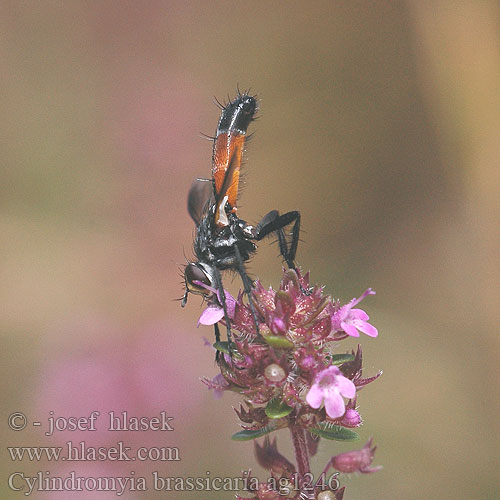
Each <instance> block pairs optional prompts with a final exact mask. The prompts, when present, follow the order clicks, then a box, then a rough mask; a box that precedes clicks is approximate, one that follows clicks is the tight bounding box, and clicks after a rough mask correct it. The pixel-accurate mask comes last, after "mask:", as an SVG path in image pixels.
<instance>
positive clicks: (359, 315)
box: [332, 288, 378, 337]
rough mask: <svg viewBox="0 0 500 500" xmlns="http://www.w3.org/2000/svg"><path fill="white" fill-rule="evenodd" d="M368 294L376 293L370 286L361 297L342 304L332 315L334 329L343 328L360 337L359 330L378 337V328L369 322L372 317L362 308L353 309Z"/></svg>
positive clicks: (346, 331)
mask: <svg viewBox="0 0 500 500" xmlns="http://www.w3.org/2000/svg"><path fill="white" fill-rule="evenodd" d="M367 295H375V292H374V291H373V290H372V289H371V288H368V289H367V290H365V291H364V293H363V294H362V295H361V297H359V299H352V300H351V302H349V304H346V305H345V306H342V307H341V308H340V309H339V310H338V311H336V312H335V313H334V314H333V316H332V329H333V330H335V331H340V330H343V331H344V332H345V333H347V335H350V336H351V337H359V332H358V330H360V331H362V332H363V333H365V334H366V335H368V336H369V337H376V336H377V335H378V331H377V329H376V328H375V327H374V326H373V325H370V323H368V320H369V319H370V317H369V316H368V314H366V313H365V311H363V310H362V309H353V307H354V306H355V305H357V304H359V303H360V302H361V301H362V300H363V299H364V298H365V297H366V296H367Z"/></svg>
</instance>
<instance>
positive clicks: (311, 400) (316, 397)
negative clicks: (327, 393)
mask: <svg viewBox="0 0 500 500" xmlns="http://www.w3.org/2000/svg"><path fill="white" fill-rule="evenodd" d="M306 401H307V404H308V405H309V406H310V407H311V408H319V407H320V406H321V403H322V402H323V390H322V389H320V387H319V385H318V384H313V386H312V387H311V388H310V389H309V392H308V393H307V396H306Z"/></svg>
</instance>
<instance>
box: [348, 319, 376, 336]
mask: <svg viewBox="0 0 500 500" xmlns="http://www.w3.org/2000/svg"><path fill="white" fill-rule="evenodd" d="M352 324H353V325H355V326H356V328H357V329H358V330H361V331H362V332H363V333H365V334H366V335H368V336H369V337H376V336H377V335H378V330H377V329H376V328H375V327H374V326H373V325H370V323H367V322H366V321H359V320H354V321H353V322H352Z"/></svg>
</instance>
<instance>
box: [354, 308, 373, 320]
mask: <svg viewBox="0 0 500 500" xmlns="http://www.w3.org/2000/svg"><path fill="white" fill-rule="evenodd" d="M351 318H355V319H361V320H363V321H368V320H369V319H370V316H368V314H366V313H365V311H363V309H351Z"/></svg>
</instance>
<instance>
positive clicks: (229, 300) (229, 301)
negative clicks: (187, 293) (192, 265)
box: [195, 281, 236, 326]
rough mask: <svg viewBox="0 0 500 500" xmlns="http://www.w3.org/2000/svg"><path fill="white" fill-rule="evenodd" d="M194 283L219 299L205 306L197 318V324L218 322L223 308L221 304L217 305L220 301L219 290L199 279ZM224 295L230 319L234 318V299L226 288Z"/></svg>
mask: <svg viewBox="0 0 500 500" xmlns="http://www.w3.org/2000/svg"><path fill="white" fill-rule="evenodd" d="M195 283H196V284H197V285H199V286H202V287H203V288H206V289H207V290H209V291H211V292H212V293H213V294H214V295H216V296H217V299H218V301H219V303H216V302H214V303H211V304H209V305H208V306H207V307H206V309H205V310H204V311H203V312H202V313H201V316H200V319H199V320H198V326H200V325H215V323H218V322H219V321H220V320H221V319H223V318H224V308H223V307H222V306H221V305H219V304H220V303H221V302H222V301H221V298H220V293H219V290H216V289H215V288H212V287H211V286H208V285H205V284H204V283H202V282H201V281H195ZM224 296H225V298H226V308H227V314H228V316H229V317H230V318H231V319H234V311H235V309H236V300H235V299H234V297H233V296H232V295H231V294H230V293H229V292H228V291H227V290H224Z"/></svg>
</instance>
